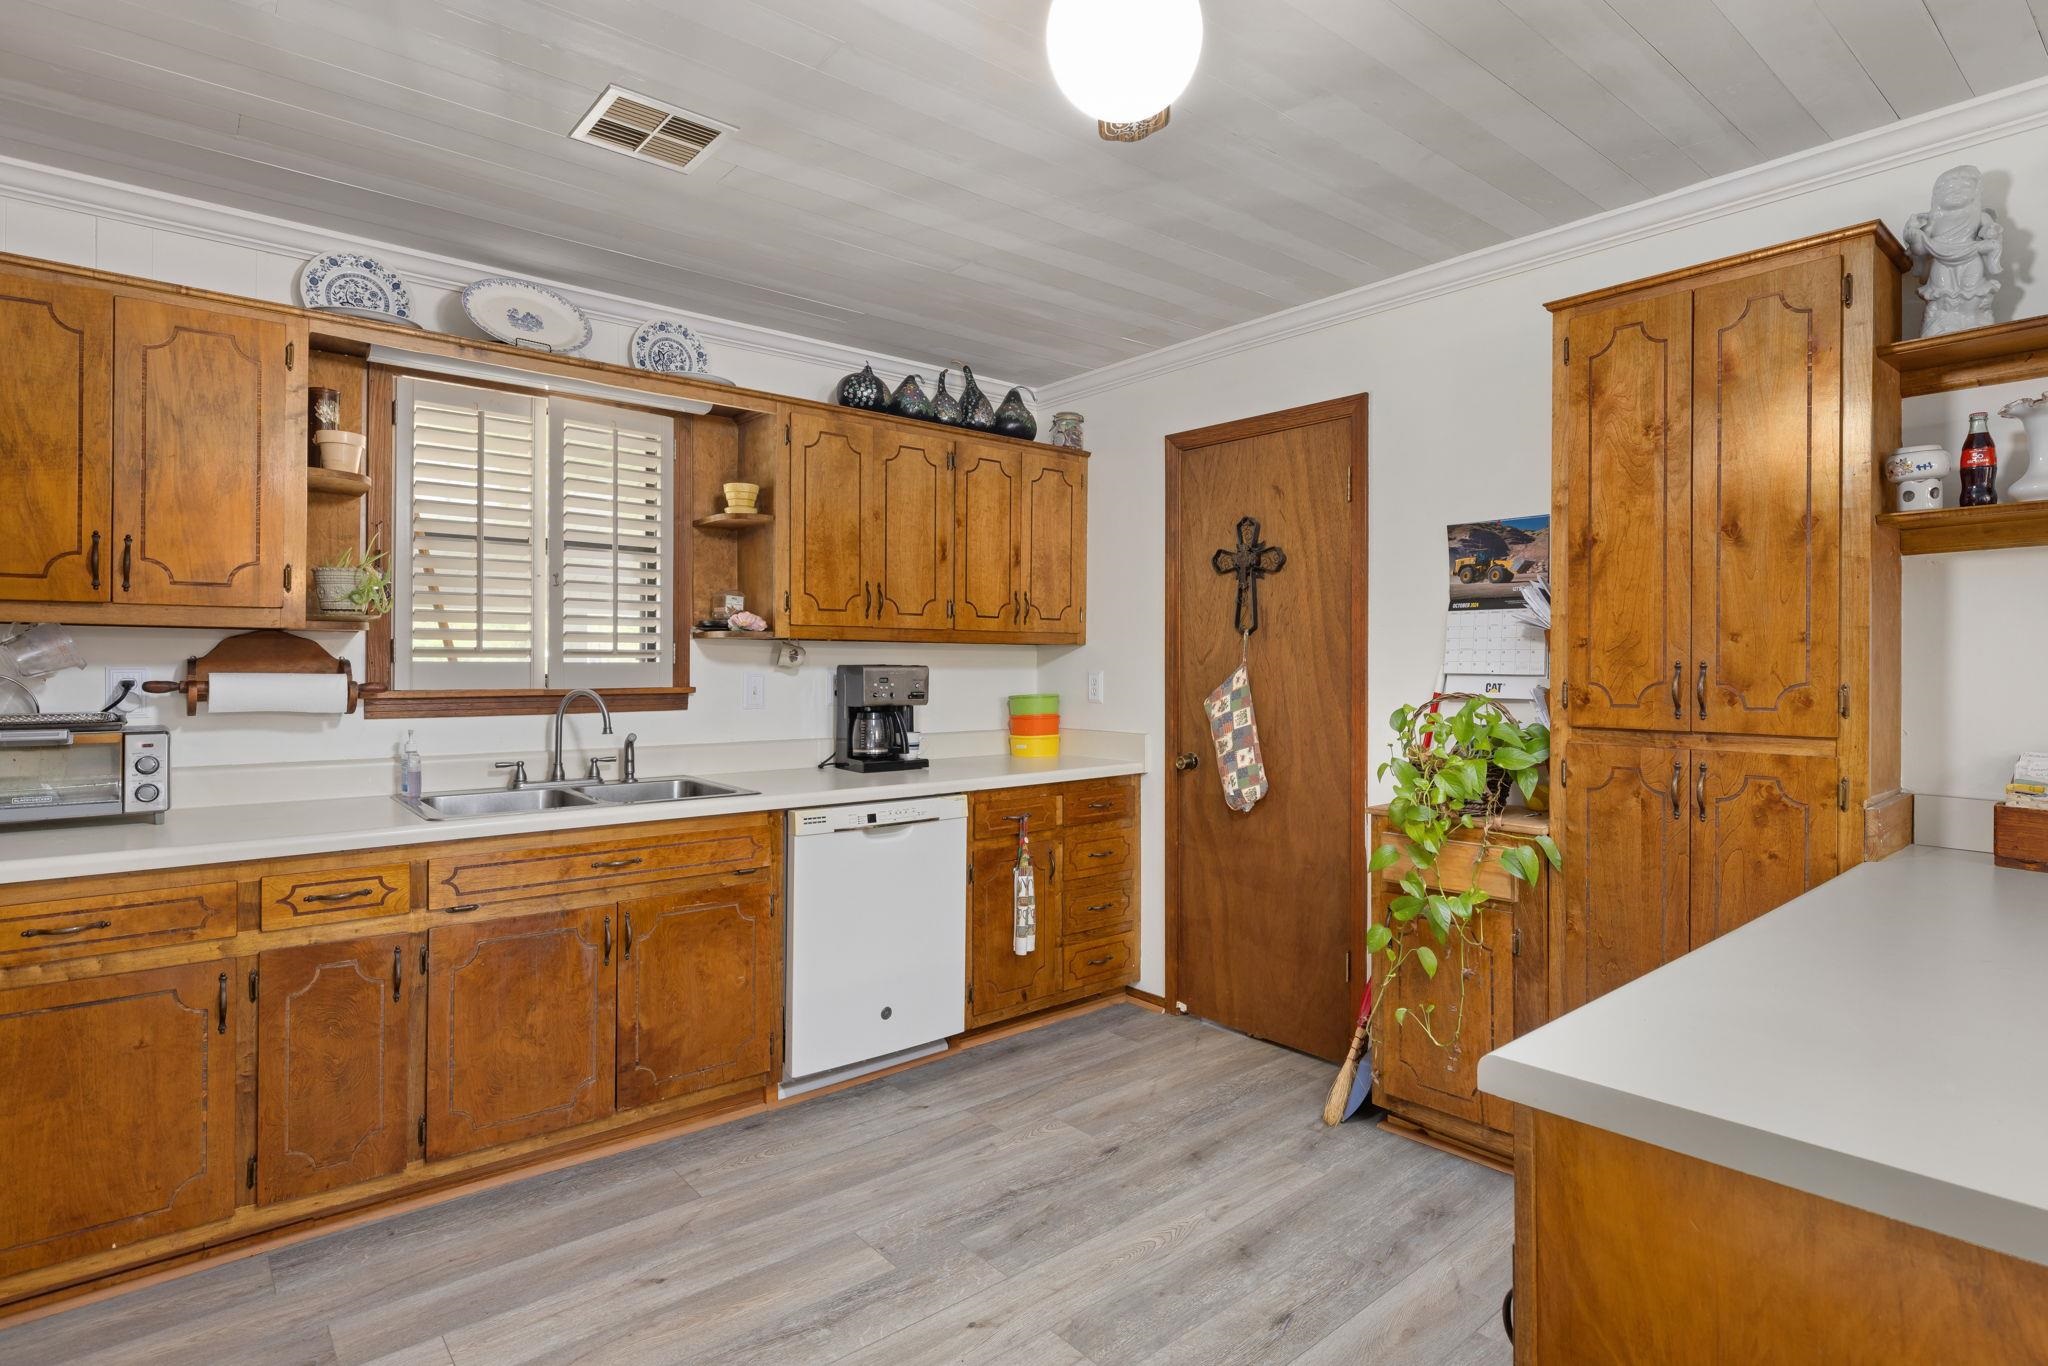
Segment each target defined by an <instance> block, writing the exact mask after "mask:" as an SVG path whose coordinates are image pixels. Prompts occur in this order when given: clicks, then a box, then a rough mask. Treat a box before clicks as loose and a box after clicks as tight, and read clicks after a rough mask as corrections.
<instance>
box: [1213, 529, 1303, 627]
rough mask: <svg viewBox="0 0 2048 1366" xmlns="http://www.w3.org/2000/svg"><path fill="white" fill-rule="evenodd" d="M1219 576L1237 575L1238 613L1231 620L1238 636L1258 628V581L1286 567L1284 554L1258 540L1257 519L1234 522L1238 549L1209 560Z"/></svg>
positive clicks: (1216, 555) (1217, 553) (1223, 552)
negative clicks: (1235, 523)
mask: <svg viewBox="0 0 2048 1366" xmlns="http://www.w3.org/2000/svg"><path fill="white" fill-rule="evenodd" d="M1209 563H1210V564H1212V565H1214V566H1215V568H1216V572H1217V573H1218V574H1235V575H1237V614H1236V616H1235V617H1234V618H1233V619H1232V620H1233V622H1234V623H1235V625H1236V626H1237V633H1238V635H1240V636H1248V635H1250V634H1251V633H1252V632H1253V631H1256V630H1258V629H1259V580H1260V579H1263V578H1265V577H1266V575H1268V574H1277V573H1279V572H1280V571H1281V570H1283V569H1285V568H1286V567H1287V552H1286V551H1284V550H1282V549H1281V548H1280V547H1279V546H1277V545H1267V544H1266V543H1265V542H1264V541H1262V540H1260V539H1259V519H1258V518H1256V517H1240V518H1238V519H1237V548H1236V549H1234V550H1219V551H1217V552H1216V553H1215V554H1214V555H1212V556H1210V557H1209Z"/></svg>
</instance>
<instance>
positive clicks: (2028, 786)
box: [2005, 750, 2048, 811]
mask: <svg viewBox="0 0 2048 1366" xmlns="http://www.w3.org/2000/svg"><path fill="white" fill-rule="evenodd" d="M2005 804H2006V805H2007V806H2017V807H2022V808H2024V809H2026V810H2029V811H2048V753H2043V752H2041V751H2038V750H2037V751H2034V752H2033V753H2029V754H2022V755H2021V756H2020V757H2019V762H2017V763H2015V764H2014V765H2013V766H2012V781H2011V782H2009V783H2007V784H2006V785H2005Z"/></svg>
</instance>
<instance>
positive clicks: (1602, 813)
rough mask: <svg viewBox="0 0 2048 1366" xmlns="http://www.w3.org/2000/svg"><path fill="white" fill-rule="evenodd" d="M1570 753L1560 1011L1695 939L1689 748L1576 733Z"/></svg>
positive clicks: (1557, 963)
mask: <svg viewBox="0 0 2048 1366" xmlns="http://www.w3.org/2000/svg"><path fill="white" fill-rule="evenodd" d="M1564 758H1565V763H1566V764H1567V765H1568V766H1569V775H1568V777H1567V780H1566V781H1565V783H1564V784H1563V786H1562V787H1561V788H1558V789H1554V790H1553V793H1552V797H1551V801H1552V805H1553V809H1557V810H1561V812H1562V815H1563V819H1564V836H1565V847H1566V851H1567V852H1566V854H1565V860H1564V866H1563V868H1561V869H1559V870H1558V872H1557V873H1556V874H1555V876H1556V878H1557V879H1558V886H1559V889H1560V890H1561V891H1562V893H1563V896H1562V904H1563V913H1562V915H1561V916H1560V917H1559V918H1558V920H1559V923H1558V926H1557V928H1556V930H1555V931H1554V939H1553V943H1552V971H1553V973H1554V974H1555V977H1554V982H1555V986H1556V990H1555V992H1554V997H1555V999H1553V1001H1552V1002H1551V1011H1552V1013H1553V1014H1563V1013H1564V1012H1565V1011H1568V1010H1576V1009H1578V1008H1579V1007H1580V1006H1582V1005H1584V1004H1585V1003H1586V1002H1588V1001H1590V1000H1592V999H1593V998H1594V997H1596V996H1601V995H1604V994H1605V993H1607V992H1609V991H1612V990H1613V989H1614V988H1616V987H1618V986H1620V985H1622V984H1623V983H1624V982H1629V981H1633V980H1634V979H1635V978H1637V977H1640V976H1642V975H1643V974H1644V973H1646V972H1648V971H1650V970H1651V969H1652V968H1656V967H1661V966H1662V965H1663V964H1665V963H1668V962H1670V961H1671V960H1672V959H1674V958H1677V957H1678V956H1679V955H1680V954H1683V953H1684V952H1685V951H1686V950H1687V948H1689V947H1690V939H1689V930H1688V926H1687V916H1686V904H1687V903H1686V896H1687V883H1686V868H1687V854H1688V850H1689V841H1690V840H1691V838H1692V836H1691V827H1692V825H1693V823H1694V814H1695V813H1694V811H1693V807H1692V798H1691V792H1692V789H1691V786H1690V784H1691V781H1692V776H1691V774H1690V773H1689V771H1688V769H1689V761H1688V751H1687V750H1685V749H1684V748H1681V747H1674V746H1670V745H1648V744H1646V745H1629V744H1606V743H1600V742H1596V741H1589V740H1584V739H1579V738H1576V737H1575V738H1573V739H1572V740H1571V741H1570V742H1569V743H1568V744H1567V746H1566V748H1565V756H1564Z"/></svg>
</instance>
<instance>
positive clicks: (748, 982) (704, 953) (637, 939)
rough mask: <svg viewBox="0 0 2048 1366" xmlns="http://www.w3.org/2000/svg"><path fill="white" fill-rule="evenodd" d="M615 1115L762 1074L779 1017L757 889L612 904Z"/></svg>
mask: <svg viewBox="0 0 2048 1366" xmlns="http://www.w3.org/2000/svg"><path fill="white" fill-rule="evenodd" d="M618 909H619V921H620V927H619V928H620V959H619V1039H618V1095H619V1108H620V1109H626V1108H628V1107H630V1106H636V1105H650V1104H652V1103H654V1102H655V1101H658V1100H673V1099H674V1098H676V1097H678V1096H686V1095H689V1094H691V1093H692V1092H695V1091H703V1090H706V1089H708V1088H710V1087H714V1086H721V1085H724V1084H725V1083H727V1082H733V1081H739V1080H741V1079H743V1078H746V1077H751V1076H759V1075H762V1074H764V1073H767V1072H769V1071H770V1070H771V1055H772V1052H773V1043H774V1030H775V1022H776V1020H777V1019H778V1018H779V1016H780V1001H779V999H778V996H779V991H778V986H779V981H780V978H779V975H778V974H777V972H776V971H775V961H776V949H777V947H778V945H779V944H780V942H781V930H780V922H779V921H778V919H777V917H776V914H775V898H774V895H773V893H772V891H771V890H770V888H769V886H768V884H767V882H766V881H765V880H762V881H756V882H752V883H746V884H742V885H735V886H714V887H703V888H696V889H690V890H677V891H670V892H661V893H657V894H655V895H650V896H646V897H640V898H638V899H635V900H632V901H622V902H620V903H619V908H618Z"/></svg>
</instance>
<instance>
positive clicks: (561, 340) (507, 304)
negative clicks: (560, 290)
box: [462, 275, 590, 351]
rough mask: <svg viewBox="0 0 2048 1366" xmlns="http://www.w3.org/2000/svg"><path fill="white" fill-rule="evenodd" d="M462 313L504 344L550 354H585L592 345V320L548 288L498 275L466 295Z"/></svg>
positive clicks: (469, 288)
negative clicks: (546, 351) (530, 348)
mask: <svg viewBox="0 0 2048 1366" xmlns="http://www.w3.org/2000/svg"><path fill="white" fill-rule="evenodd" d="M462 311H463V312H465V313H467V314H469V320H470V321H471V322H473V323H475V324H476V325H477V326H478V327H481V328H482V329H483V330H484V331H485V332H487V333H489V334H490V335H491V336H493V337H496V338H497V339H498V340H499V341H501V342H510V343H512V344H513V345H515V346H538V347H541V348H543V349H545V350H548V351H581V350H582V349H583V348H584V347H586V346H588V345H589V344H590V319H589V318H588V317H586V316H585V315H584V312H583V310H582V309H580V308H578V307H576V305H574V304H572V303H570V302H569V301H568V300H567V299H565V298H563V297H562V296H561V295H559V294H557V293H555V291H553V290H552V289H549V288H548V287H547V286H546V285H537V284H535V283H534V282H533V281H531V280H515V279H512V278H511V277H510V276H504V275H498V276H493V277H491V278H490V279H488V280H478V281H477V282H476V283H475V284H473V285H470V286H469V287H467V288H466V289H464V290H463V291H462Z"/></svg>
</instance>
